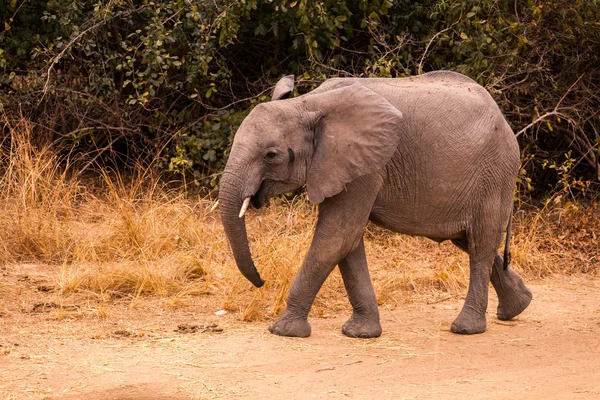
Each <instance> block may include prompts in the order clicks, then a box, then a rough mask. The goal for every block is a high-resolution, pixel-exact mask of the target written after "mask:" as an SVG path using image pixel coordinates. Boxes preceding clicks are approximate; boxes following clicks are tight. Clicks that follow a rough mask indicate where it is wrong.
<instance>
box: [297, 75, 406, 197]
mask: <svg viewBox="0 0 600 400" xmlns="http://www.w3.org/2000/svg"><path fill="white" fill-rule="evenodd" d="M303 101H304V102H305V103H306V107H307V110H308V111H309V114H310V115H312V122H313V123H314V135H315V136H314V138H313V143H314V149H313V156H312V160H311V163H310V166H309V168H308V173H307V177H306V190H307V192H308V198H309V200H310V201H311V203H313V204H318V203H321V202H322V201H323V200H324V199H325V198H326V197H331V196H334V195H336V194H337V193H339V192H341V191H342V190H344V188H345V184H346V183H348V182H351V181H352V180H354V179H356V178H358V177H360V176H363V175H367V174H370V173H372V172H375V171H377V170H379V169H381V168H382V167H383V166H384V165H385V164H386V163H387V162H388V161H389V159H390V158H391V157H392V155H393V154H394V152H395V151H396V148H397V147H398V142H399V139H400V129H399V128H400V121H401V119H402V113H401V112H400V111H399V110H398V109H396V108H395V107H394V106H392V105H391V104H390V103H389V102H388V101H387V100H385V99H384V98H383V97H381V96H380V95H378V94H376V93H374V92H373V91H371V90H369V89H367V88H365V87H364V86H361V85H360V84H353V85H351V86H346V87H343V88H340V89H335V90H331V91H328V92H324V93H321V94H316V95H313V96H311V95H307V96H306V97H305V98H304V100H303Z"/></svg>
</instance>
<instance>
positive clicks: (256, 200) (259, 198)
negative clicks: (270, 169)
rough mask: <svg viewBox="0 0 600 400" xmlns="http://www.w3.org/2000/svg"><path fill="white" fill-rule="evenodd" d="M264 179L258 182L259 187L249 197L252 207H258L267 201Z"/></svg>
mask: <svg viewBox="0 0 600 400" xmlns="http://www.w3.org/2000/svg"><path fill="white" fill-rule="evenodd" d="M265 182H266V181H263V182H262V183H261V184H260V188H259V189H258V191H257V192H256V193H255V194H254V196H252V197H251V198H250V204H251V205H252V207H253V208H255V209H257V210H258V209H259V208H261V207H262V206H264V205H265V204H266V203H267V201H269V195H268V193H267V185H265Z"/></svg>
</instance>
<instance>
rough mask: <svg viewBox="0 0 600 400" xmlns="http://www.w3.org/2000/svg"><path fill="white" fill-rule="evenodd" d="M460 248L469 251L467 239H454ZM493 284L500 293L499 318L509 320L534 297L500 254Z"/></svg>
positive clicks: (494, 268) (453, 241) (494, 271)
mask: <svg viewBox="0 0 600 400" xmlns="http://www.w3.org/2000/svg"><path fill="white" fill-rule="evenodd" d="M452 243H454V244H455V245H456V246H457V247H458V248H460V249H461V250H463V251H464V252H466V253H468V252H469V251H468V243H467V240H466V239H456V240H452ZM491 280H492V286H493V287H494V289H495V290H496V294H497V295H498V309H497V316H498V319H500V320H502V321H506V320H509V319H511V318H514V317H516V316H517V315H519V314H520V313H521V312H523V310H525V309H526V308H527V306H528V305H529V303H530V302H531V299H532V297H533V296H532V294H531V291H530V290H529V289H528V288H527V287H526V286H525V284H524V283H523V279H522V278H521V276H520V275H519V274H518V273H517V272H515V270H513V269H512V268H511V267H510V266H509V267H508V269H506V270H505V269H504V259H503V258H502V256H501V255H500V254H496V256H495V257H494V265H493V268H492V272H491Z"/></svg>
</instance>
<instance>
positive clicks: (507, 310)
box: [492, 254, 533, 321]
mask: <svg viewBox="0 0 600 400" xmlns="http://www.w3.org/2000/svg"><path fill="white" fill-rule="evenodd" d="M492 285H493V286H494V289H496V293H497V294H498V310H497V311H496V315H497V316H498V319H500V320H502V321H507V320H509V319H511V318H514V317H516V316H517V315H519V314H521V312H523V310H525V309H526V308H527V306H528V305H529V303H531V299H532V298H533V295H532V294H531V291H530V290H529V289H528V288H527V287H526V286H525V283H523V279H522V278H521V276H520V275H519V274H518V273H516V272H515V270H514V269H512V268H511V267H510V266H509V267H508V268H507V269H506V270H505V269H504V260H503V258H502V256H500V254H496V258H494V268H493V269H492Z"/></svg>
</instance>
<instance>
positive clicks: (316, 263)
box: [269, 235, 338, 337]
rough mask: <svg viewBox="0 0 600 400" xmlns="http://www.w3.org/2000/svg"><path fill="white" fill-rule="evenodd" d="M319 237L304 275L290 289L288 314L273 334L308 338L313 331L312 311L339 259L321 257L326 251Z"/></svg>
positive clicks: (286, 308)
mask: <svg viewBox="0 0 600 400" xmlns="http://www.w3.org/2000/svg"><path fill="white" fill-rule="evenodd" d="M322 243H323V242H322V241H320V240H319V239H318V238H317V236H316V235H315V237H314V238H313V242H312V244H311V247H310V250H309V251H308V254H307V255H306V259H305V260H304V263H303V264H302V268H301V269H300V272H299V273H298V275H296V277H295V278H294V280H293V281H292V285H291V286H290V293H289V294H288V298H287V303H286V306H285V311H284V312H283V314H282V315H281V317H279V319H278V320H277V321H275V322H274V323H273V324H272V325H271V326H270V327H269V331H270V332H271V333H274V334H275V335H279V336H292V337H308V336H310V333H311V329H310V324H309V323H308V312H309V311H310V308H311V306H312V304H313V302H314V300H315V297H316V296H317V293H318V292H319V289H321V286H322V285H323V283H324V282H325V279H327V277H328V276H329V274H330V273H331V271H332V270H333V268H335V265H336V264H337V262H338V260H337V259H335V258H334V257H332V256H331V255H325V257H319V253H320V252H322V251H325V252H327V251H330V250H325V249H326V247H325V246H323V250H320V248H321V247H322Z"/></svg>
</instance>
